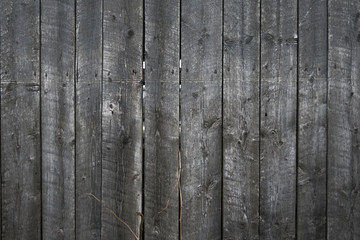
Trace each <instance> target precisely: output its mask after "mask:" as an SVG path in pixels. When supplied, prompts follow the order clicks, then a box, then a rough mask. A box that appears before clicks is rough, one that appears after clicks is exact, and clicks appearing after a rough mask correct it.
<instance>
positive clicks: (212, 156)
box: [181, 0, 222, 239]
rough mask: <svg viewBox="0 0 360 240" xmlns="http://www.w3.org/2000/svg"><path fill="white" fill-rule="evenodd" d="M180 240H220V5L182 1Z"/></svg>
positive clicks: (213, 1) (209, 1) (213, 0)
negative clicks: (181, 197) (181, 202)
mask: <svg viewBox="0 0 360 240" xmlns="http://www.w3.org/2000/svg"><path fill="white" fill-rule="evenodd" d="M181 60H182V73H181V153H182V154H181V155H182V178H181V185H182V193H183V211H182V213H183V216H182V237H183V239H220V238H221V185H222V131H221V130H222V117H221V114H222V1H220V0H206V1H205V0H199V1H193V0H182V16H181Z"/></svg>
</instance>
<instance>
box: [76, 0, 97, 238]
mask: <svg viewBox="0 0 360 240" xmlns="http://www.w3.org/2000/svg"><path fill="white" fill-rule="evenodd" d="M76 26H77V34H76V63H75V64H76V72H77V74H76V116H75V121H76V126H75V129H76V168H75V169H76V239H84V240H87V239H100V237H101V205H100V204H99V203H98V202H96V201H94V199H92V198H90V197H89V196H88V195H87V194H88V193H92V194H94V195H95V196H97V197H98V198H101V96H102V93H101V84H102V83H101V79H102V1H98V0H91V1H89V0H78V1H77V6H76Z"/></svg>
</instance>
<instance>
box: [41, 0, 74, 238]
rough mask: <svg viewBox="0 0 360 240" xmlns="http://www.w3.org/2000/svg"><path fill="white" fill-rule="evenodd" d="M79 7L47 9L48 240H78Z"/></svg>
mask: <svg viewBox="0 0 360 240" xmlns="http://www.w3.org/2000/svg"><path fill="white" fill-rule="evenodd" d="M74 13H75V4H74V1H71V0H66V1H60V0H49V1H43V2H42V3H41V69H42V73H41V78H42V81H41V111H42V116H41V125H42V199H43V203H42V207H43V211H42V226H43V234H42V237H43V239H75V174H74V172H75V168H74V167H75V120H74V116H75V106H74V97H75V96H74V83H75V82H74V54H75V24H74V23H75V19H74V18H75V14H74Z"/></svg>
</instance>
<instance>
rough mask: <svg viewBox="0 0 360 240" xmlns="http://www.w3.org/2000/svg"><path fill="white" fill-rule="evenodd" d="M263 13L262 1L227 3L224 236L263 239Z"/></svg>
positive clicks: (224, 104) (225, 6)
mask: <svg viewBox="0 0 360 240" xmlns="http://www.w3.org/2000/svg"><path fill="white" fill-rule="evenodd" d="M259 15H260V1H253V0H249V1H240V0H227V1H224V66H223V73H224V96H223V108H224V112H223V114H224V116H223V118H224V128H223V156H224V160H223V161H224V162H223V165H224V170H223V172H224V180H223V238H224V239H259V236H258V235H259V159H260V158H259V124H260V123H259V106H260V105H259V85H260V83H259V81H260V73H259V68H260V66H259V63H260V62H259V61H260V29H259V28H260V16H259Z"/></svg>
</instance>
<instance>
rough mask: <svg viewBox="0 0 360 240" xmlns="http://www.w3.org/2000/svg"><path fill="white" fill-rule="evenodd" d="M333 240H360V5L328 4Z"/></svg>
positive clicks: (349, 0)
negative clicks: (339, 239) (337, 239)
mask: <svg viewBox="0 0 360 240" xmlns="http://www.w3.org/2000/svg"><path fill="white" fill-rule="evenodd" d="M328 13H329V53H328V54H329V58H328V77H329V95H328V104H329V105H328V138H329V141H328V151H329V153H328V209H327V215H328V225H327V231H328V236H327V237H328V239H336V238H339V236H341V238H342V239H344V240H348V239H360V229H359V226H360V214H359V212H360V197H359V191H360V136H359V127H360V125H359V119H360V77H359V76H360V71H359V70H360V68H359V66H360V56H359V52H360V35H359V31H360V21H359V20H360V2H359V1H354V0H347V1H340V0H330V1H329V9H328Z"/></svg>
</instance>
